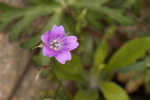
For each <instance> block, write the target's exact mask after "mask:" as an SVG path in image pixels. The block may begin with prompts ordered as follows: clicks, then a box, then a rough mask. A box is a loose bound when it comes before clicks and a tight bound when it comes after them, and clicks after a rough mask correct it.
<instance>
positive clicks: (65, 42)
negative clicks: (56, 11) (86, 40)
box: [41, 25, 79, 64]
mask: <svg viewBox="0 0 150 100" xmlns="http://www.w3.org/2000/svg"><path fill="white" fill-rule="evenodd" d="M41 39H42V42H43V43H44V47H43V56H49V57H53V56H54V57H55V58H56V59H57V60H58V61H59V62H60V63H61V64H65V62H66V61H67V60H71V54H70V51H72V50H74V49H75V48H77V47H78V46H79V43H78V42H77V37H76V36H66V35H65V31H64V27H63V26H62V25H61V26H56V25H54V26H53V28H52V30H51V31H49V30H48V31H47V32H45V33H44V34H43V35H42V36H41Z"/></svg>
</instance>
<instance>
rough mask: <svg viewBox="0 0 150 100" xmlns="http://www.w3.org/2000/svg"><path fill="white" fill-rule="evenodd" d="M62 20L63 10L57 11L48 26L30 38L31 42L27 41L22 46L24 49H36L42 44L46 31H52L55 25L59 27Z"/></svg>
mask: <svg viewBox="0 0 150 100" xmlns="http://www.w3.org/2000/svg"><path fill="white" fill-rule="evenodd" d="M61 19H62V9H60V8H58V9H56V13H55V14H54V15H53V16H52V17H51V18H50V20H49V21H48V24H47V25H46V26H45V27H44V28H43V29H42V30H41V32H40V33H39V34H38V35H36V36H34V37H32V38H30V39H29V40H27V41H25V42H24V43H23V44H21V47H23V48H34V47H35V46H36V45H37V44H38V43H40V42H41V34H43V33H44V32H45V31H46V30H48V29H51V28H52V26H53V25H54V24H56V25H59V24H60V23H61Z"/></svg>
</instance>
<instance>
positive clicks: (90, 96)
mask: <svg viewBox="0 0 150 100" xmlns="http://www.w3.org/2000/svg"><path fill="white" fill-rule="evenodd" d="M73 100H98V93H97V92H95V91H92V90H91V91H90V90H81V89H80V90H79V91H78V92H77V94H76V96H75V98H74V99H73Z"/></svg>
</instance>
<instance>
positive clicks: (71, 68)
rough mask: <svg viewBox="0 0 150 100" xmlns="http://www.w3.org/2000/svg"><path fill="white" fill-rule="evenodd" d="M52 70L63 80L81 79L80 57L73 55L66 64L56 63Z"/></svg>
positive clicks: (79, 80)
mask: <svg viewBox="0 0 150 100" xmlns="http://www.w3.org/2000/svg"><path fill="white" fill-rule="evenodd" d="M54 72H55V73H56V75H57V77H59V78H60V79H63V80H74V81H78V82H81V81H83V79H82V77H81V74H83V66H82V64H81V61H80V58H79V57H78V56H75V55H73V56H72V60H71V61H68V62H67V63H66V64H60V63H56V66H55V67H54Z"/></svg>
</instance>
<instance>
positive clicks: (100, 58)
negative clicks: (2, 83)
mask: <svg viewBox="0 0 150 100" xmlns="http://www.w3.org/2000/svg"><path fill="white" fill-rule="evenodd" d="M149 10H150V1H149V0H147V1H146V0H145V1H144V0H143V1H142V0H27V1H26V2H25V6H23V7H13V6H8V5H6V4H2V3H1V4H0V11H1V14H0V31H8V32H9V33H10V35H9V39H10V41H13V40H17V41H21V42H22V43H21V44H20V45H21V47H22V48H28V49H29V50H30V51H32V52H33V61H34V64H35V65H36V66H37V67H39V68H40V69H41V74H40V75H41V77H43V78H46V79H47V80H49V81H50V83H52V82H54V83H55V84H57V88H56V89H54V90H48V91H42V92H41V93H40V94H37V97H38V99H39V100H53V99H54V98H55V99H54V100H145V99H146V98H149V97H150V96H149V93H150V53H149V49H150V36H149V35H150V34H149V25H150V16H149ZM54 24H57V25H63V26H64V27H65V30H66V32H67V34H73V35H76V36H77V37H78V39H79V42H80V47H79V48H78V49H77V50H75V51H73V53H72V56H73V57H72V61H70V62H67V64H65V65H62V64H59V63H58V62H57V61H55V59H53V58H52V59H50V58H48V57H44V56H42V53H41V49H39V48H37V46H38V45H39V44H40V43H41V39H40V37H41V34H43V33H44V32H45V31H46V30H48V29H51V28H52V26H53V25H54ZM63 82H69V84H68V85H67V86H64V84H63ZM141 89H142V90H141Z"/></svg>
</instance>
